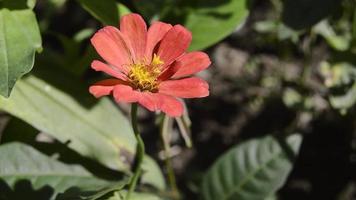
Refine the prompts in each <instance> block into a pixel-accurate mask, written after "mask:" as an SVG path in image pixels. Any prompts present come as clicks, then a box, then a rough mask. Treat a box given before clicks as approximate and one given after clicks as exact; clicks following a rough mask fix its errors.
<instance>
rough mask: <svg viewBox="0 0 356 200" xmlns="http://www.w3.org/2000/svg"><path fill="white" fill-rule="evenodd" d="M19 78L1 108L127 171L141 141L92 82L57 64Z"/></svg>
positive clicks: (73, 147) (95, 158)
mask: <svg viewBox="0 0 356 200" xmlns="http://www.w3.org/2000/svg"><path fill="white" fill-rule="evenodd" d="M34 73H35V74H36V76H34V75H30V76H27V77H25V78H23V79H22V80H20V81H19V82H18V84H17V85H16V87H15V89H14V91H13V94H12V95H11V97H10V98H9V99H5V98H2V97H0V109H2V110H5V111H6V112H8V113H10V114H12V115H14V116H16V117H18V118H20V119H22V120H23V121H25V122H27V123H29V124H31V125H32V126H33V127H35V128H37V129H38V130H41V131H43V132H45V133H48V134H50V135H51V136H52V137H54V138H56V139H57V140H59V141H60V142H62V143H68V147H69V148H72V149H74V150H75V151H77V152H78V153H80V154H81V155H83V156H86V157H89V158H92V159H94V160H97V161H99V162H100V163H102V164H103V165H105V166H107V167H109V168H111V169H115V170H123V171H127V170H128V169H129V168H130V163H131V161H132V160H133V155H134V152H135V147H136V141H135V138H134V136H133V133H132V129H131V127H130V125H129V123H128V121H127V119H126V118H125V117H124V116H123V115H122V114H121V112H120V111H119V110H118V109H117V108H116V107H115V105H114V104H113V103H112V102H111V101H110V100H109V99H107V98H102V99H100V100H98V101H96V99H95V98H93V97H92V96H91V95H90V94H89V92H88V89H87V86H86V85H85V84H84V85H83V84H82V83H80V82H79V81H76V79H75V77H74V76H71V75H70V74H68V73H64V72H61V71H60V70H58V69H56V68H48V67H37V69H36V70H35V71H34Z"/></svg>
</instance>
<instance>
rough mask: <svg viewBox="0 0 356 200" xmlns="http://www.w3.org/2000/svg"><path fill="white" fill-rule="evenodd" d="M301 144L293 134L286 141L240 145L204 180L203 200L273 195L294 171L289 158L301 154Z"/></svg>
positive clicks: (257, 198) (263, 140) (243, 199)
mask: <svg viewBox="0 0 356 200" xmlns="http://www.w3.org/2000/svg"><path fill="white" fill-rule="evenodd" d="M301 141H302V137H301V136H300V135H292V136H290V137H288V138H287V141H278V140H277V139H276V138H274V137H272V136H267V137H264V138H260V139H254V140H251V141H247V142H244V143H242V144H239V145H237V146H236V147H234V148H232V149H231V150H229V151H228V152H227V153H225V154H224V155H222V156H221V157H220V158H219V159H218V160H217V161H216V162H215V163H214V165H213V166H212V167H211V168H210V169H209V171H208V172H207V174H206V176H205V177H204V178H203V183H202V190H201V191H202V195H203V197H204V199H205V200H217V199H219V200H236V199H239V200H260V199H265V198H267V197H268V196H270V195H271V194H274V193H275V192H276V191H277V190H278V189H279V188H280V187H281V186H282V185H283V183H284V182H285V180H286V178H287V176H288V174H289V172H290V171H291V169H292V161H291V158H290V157H289V156H295V155H296V154H297V153H298V151H299V147H300V144H301ZM290 154H293V155H290Z"/></svg>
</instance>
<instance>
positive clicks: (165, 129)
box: [161, 115, 180, 199]
mask: <svg viewBox="0 0 356 200" xmlns="http://www.w3.org/2000/svg"><path fill="white" fill-rule="evenodd" d="M168 134H169V117H168V116H166V115H165V116H164V118H163V120H162V124H161V140H162V143H163V148H164V157H165V158H164V161H165V165H166V170H167V175H168V182H169V185H170V188H171V191H172V197H173V198H174V199H180V195H179V190H178V187H177V183H176V176H175V173H174V169H173V165H172V161H171V159H170V144H169V140H168V139H167V137H165V136H168Z"/></svg>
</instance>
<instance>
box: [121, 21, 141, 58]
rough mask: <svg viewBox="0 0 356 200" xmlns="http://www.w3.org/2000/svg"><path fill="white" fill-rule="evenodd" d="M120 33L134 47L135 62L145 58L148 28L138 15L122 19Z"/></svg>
mask: <svg viewBox="0 0 356 200" xmlns="http://www.w3.org/2000/svg"><path fill="white" fill-rule="evenodd" d="M120 31H121V32H122V33H123V34H124V35H125V36H126V38H127V41H126V42H127V43H128V45H130V46H131V47H132V50H133V52H132V53H133V57H134V60H135V61H140V59H142V58H143V57H144V54H145V50H146V40H147V26H146V23H145V21H144V20H143V19H142V17H141V16H140V15H138V14H128V15H125V16H123V17H121V20H120Z"/></svg>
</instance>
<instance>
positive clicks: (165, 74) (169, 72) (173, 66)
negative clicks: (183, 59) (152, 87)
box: [157, 62, 181, 81]
mask: <svg viewBox="0 0 356 200" xmlns="http://www.w3.org/2000/svg"><path fill="white" fill-rule="evenodd" d="M180 67H181V64H180V63H178V62H174V63H173V64H171V65H170V66H168V67H167V68H166V70H165V71H164V72H163V73H161V74H160V75H159V76H158V78H157V79H158V81H165V80H167V79H169V78H171V77H172V76H173V75H174V74H175V73H176V72H177V71H178V70H179V68H180Z"/></svg>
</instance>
